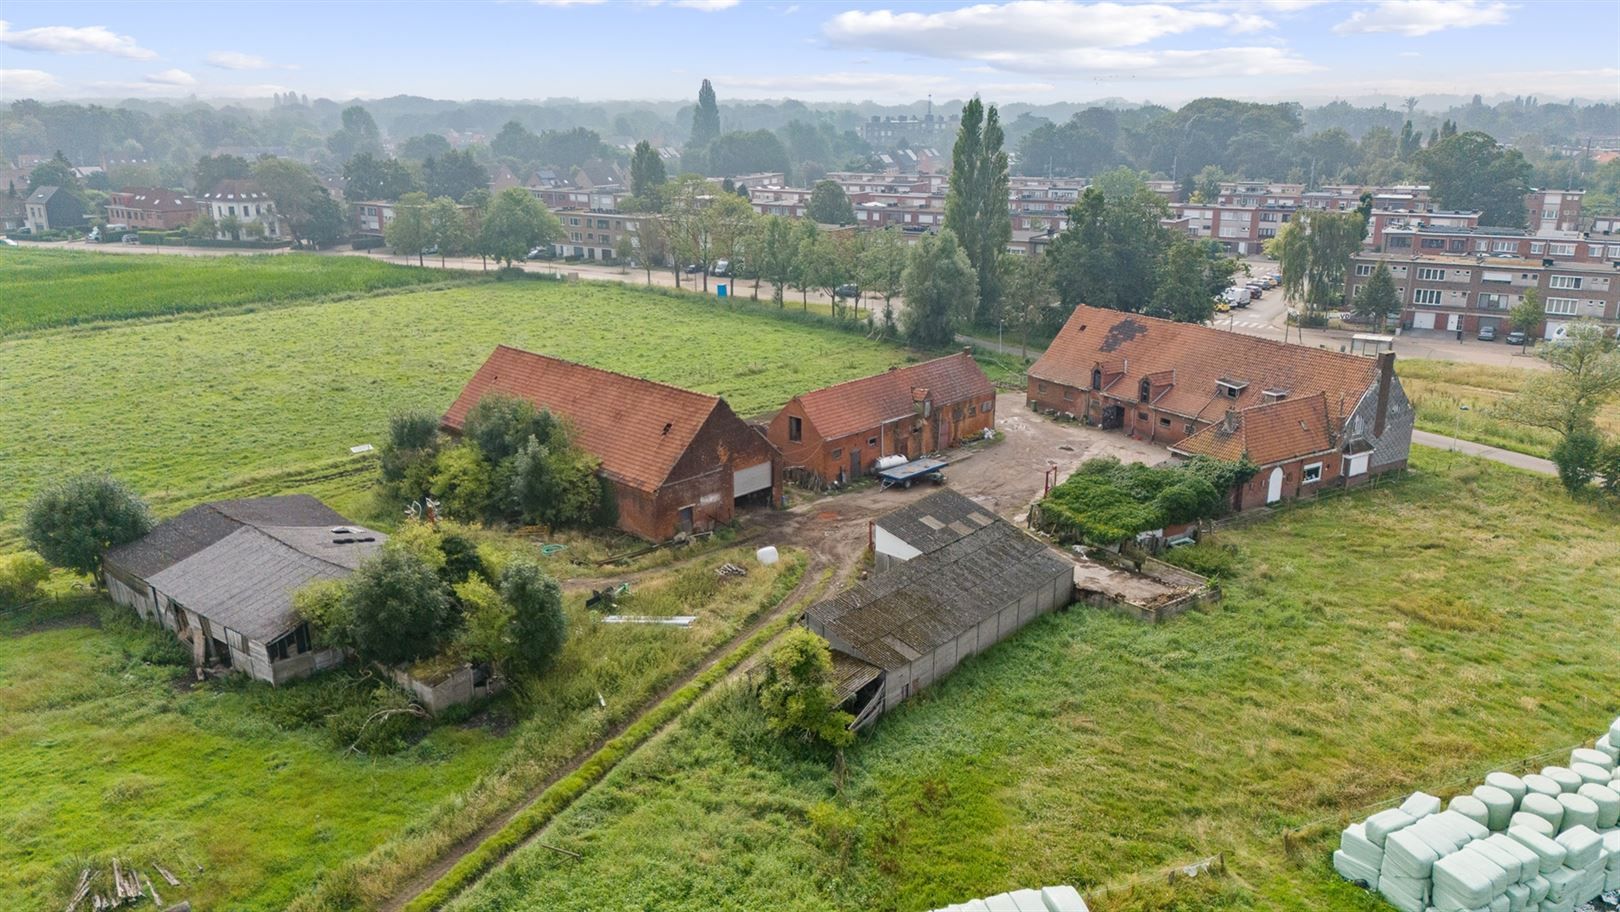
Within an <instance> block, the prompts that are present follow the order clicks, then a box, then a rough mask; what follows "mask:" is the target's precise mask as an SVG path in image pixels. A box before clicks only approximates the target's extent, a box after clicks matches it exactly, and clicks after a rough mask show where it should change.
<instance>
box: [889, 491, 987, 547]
mask: <svg viewBox="0 0 1620 912" xmlns="http://www.w3.org/2000/svg"><path fill="white" fill-rule="evenodd" d="M995 522H997V519H996V516H995V514H993V513H991V512H990V510H989V509H987V508H985V507H981V506H979V505H978V504H977V503H975V502H974V501H972V500H970V499H969V498H967V497H964V496H963V495H961V494H958V493H957V492H955V491H952V490H950V489H949V488H946V489H943V490H940V491H936V492H934V493H933V494H930V495H928V496H927V497H924V498H921V499H919V500H916V501H913V502H912V503H910V504H908V505H906V506H904V507H901V508H900V509H898V510H895V511H894V512H893V513H890V514H888V515H887V516H884V517H883V518H882V519H879V520H878V521H877V526H878V528H880V529H882V530H883V531H885V532H887V533H889V534H890V535H893V536H894V537H895V538H898V539H900V540H901V541H903V542H905V543H906V544H908V545H910V546H912V547H913V548H916V549H917V550H918V551H921V552H923V553H924V554H927V553H929V552H930V551H937V550H939V549H940V548H943V547H945V546H946V545H948V544H950V543H951V542H954V541H958V540H960V539H961V538H963V537H964V536H966V535H969V534H971V533H973V532H974V531H977V530H978V529H982V528H984V527H986V526H989V525H991V524H993V523H995Z"/></svg>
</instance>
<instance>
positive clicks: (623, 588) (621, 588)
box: [585, 582, 630, 611]
mask: <svg viewBox="0 0 1620 912" xmlns="http://www.w3.org/2000/svg"><path fill="white" fill-rule="evenodd" d="M629 594H630V584H629V583H628V582H623V583H620V584H619V585H617V586H609V587H607V588H606V589H592V590H591V597H590V598H588V599H586V600H585V607H586V608H595V609H598V610H602V611H605V610H607V609H609V608H612V607H613V603H614V602H617V601H618V600H619V599H621V598H623V597H625V596H627V595H629Z"/></svg>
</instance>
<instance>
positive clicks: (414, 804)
mask: <svg viewBox="0 0 1620 912" xmlns="http://www.w3.org/2000/svg"><path fill="white" fill-rule="evenodd" d="M507 546H515V545H511V544H510V543H508V545H507ZM749 553H750V552H749V551H748V550H747V549H736V548H732V549H723V550H719V551H715V552H712V553H709V554H707V555H705V556H703V557H701V558H700V559H698V560H696V561H695V562H693V563H691V564H690V565H687V566H683V567H680V568H677V569H671V570H669V571H668V572H665V573H660V574H657V575H655V576H654V577H652V578H650V579H648V580H647V581H646V582H645V584H643V585H640V586H638V587H637V589H636V591H635V592H634V593H633V600H632V601H631V602H628V603H627V604H626V609H625V610H628V611H636V612H639V613H647V614H674V613H695V614H697V615H698V616H699V620H698V622H697V623H696V624H694V625H693V626H692V627H691V628H687V629H671V628H663V627H638V626H633V625H607V624H601V623H597V622H595V621H593V620H592V619H591V616H590V614H589V612H587V611H586V610H585V607H584V600H585V593H583V592H580V593H575V594H571V595H569V596H568V597H567V599H566V608H567V611H568V615H569V623H570V637H569V641H568V644H567V647H566V648H565V650H564V653H563V656H562V658H561V659H560V660H559V662H558V665H557V666H556V667H555V668H553V669H552V670H551V671H550V672H548V673H547V674H546V676H545V677H543V678H541V679H540V680H539V681H538V682H537V684H536V686H535V687H534V689H533V692H532V693H530V694H526V695H524V696H523V698H522V699H514V698H511V697H505V698H502V699H501V700H499V701H497V703H496V704H494V708H493V709H492V710H491V711H490V712H489V713H488V714H486V715H482V716H475V717H473V719H472V720H470V721H469V722H467V723H447V724H444V725H440V726H438V727H436V728H434V729H433V731H432V732H431V733H430V734H429V735H428V737H427V738H426V739H425V740H423V741H421V742H419V743H417V744H415V745H413V746H412V747H410V748H408V749H407V750H406V751H405V752H404V753H402V754H400V755H397V756H391V757H382V758H376V759H367V758H363V757H356V756H345V755H344V754H343V752H342V750H341V749H339V748H336V747H334V746H333V745H332V744H331V742H330V740H329V739H328V738H327V737H325V734H324V732H323V731H322V730H320V729H319V728H314V729H303V728H301V729H297V730H292V731H287V730H282V729H279V728H277V727H276V726H275V725H274V724H273V723H272V722H271V719H272V718H273V716H274V714H273V712H272V711H271V708H272V707H274V706H275V705H276V703H277V701H278V700H281V699H285V698H288V694H287V688H282V689H281V690H279V691H278V690H275V689H272V688H269V687H268V686H266V685H258V684H247V683H245V682H243V681H241V680H232V681H230V682H221V683H210V684H205V685H202V686H199V687H197V688H195V689H191V688H189V687H187V686H185V685H184V675H185V674H186V669H185V668H183V667H175V666H166V665H156V664H151V663H150V662H149V661H148V659H150V658H151V656H152V653H153V652H154V650H153V648H152V646H151V642H152V639H153V638H155V639H156V640H158V641H159V642H167V641H168V640H170V639H172V636H171V635H168V634H167V633H166V632H164V631H155V630H151V629H146V630H140V629H131V626H130V624H126V623H125V622H124V621H123V619H122V618H123V615H122V613H121V612H120V613H119V614H118V615H116V617H117V619H118V623H116V624H114V625H113V626H112V627H109V628H106V629H98V628H97V627H96V626H94V621H95V616H94V615H77V614H67V615H66V616H58V617H51V618H48V619H47V620H46V622H45V623H42V624H36V625H34V626H27V625H25V624H24V623H23V621H22V620H21V619H20V618H15V617H12V618H8V617H4V616H0V757H5V758H6V767H5V768H6V775H5V776H3V777H0V867H4V868H5V870H7V872H8V877H7V878H6V879H5V880H3V881H0V908H4V909H32V908H35V907H36V905H35V901H36V900H38V899H39V898H40V897H42V896H43V897H47V898H49V899H50V900H51V903H50V904H54V905H56V906H60V905H63V904H64V903H65V901H66V897H67V894H68V893H69V892H71V888H72V882H73V881H74V880H75V879H76V878H77V876H78V872H79V867H80V864H81V859H84V858H91V857H94V858H96V859H98V860H99V861H101V862H102V863H103V864H105V863H106V862H107V861H108V859H110V858H111V857H119V858H121V859H124V860H126V861H128V860H135V861H137V862H138V863H142V864H144V863H146V862H147V860H148V859H153V860H157V861H158V862H159V863H163V864H165V865H166V866H167V867H169V868H171V870H174V871H175V872H176V873H178V874H181V876H182V878H183V879H184V880H186V881H187V886H186V887H185V888H183V889H162V890H161V892H162V893H163V895H164V899H165V900H166V901H170V902H173V901H175V900H179V899H191V900H192V901H193V902H194V903H199V904H200V905H199V908H211V909H212V908H230V909H253V910H258V909H263V910H271V909H284V908H286V907H287V906H288V904H289V903H290V902H292V901H293V900H294V898H295V897H296V896H298V895H300V894H303V893H306V892H307V891H308V889H309V887H310V885H311V884H312V883H314V882H315V880H316V878H317V877H318V876H320V875H322V874H325V873H330V872H333V871H337V872H338V877H337V880H336V881H335V883H339V884H341V885H342V886H341V887H335V888H334V887H329V889H328V893H327V896H328V898H330V897H331V896H334V895H348V896H362V897H366V898H367V901H368V902H374V901H376V900H377V899H379V898H382V897H385V896H386V895H387V893H388V891H389V889H391V888H392V887H393V886H394V885H395V884H396V883H397V882H398V879H399V877H400V876H402V873H408V872H409V871H410V870H413V869H414V868H413V866H415V865H417V864H420V863H421V862H422V860H423V859H424V858H431V857H432V856H433V854H434V853H435V852H436V851H439V850H442V848H443V847H444V846H445V845H446V844H448V843H450V842H453V841H454V840H455V839H456V838H459V836H460V835H461V834H462V833H464V832H466V831H470V830H472V829H476V828H477V826H478V825H479V824H480V823H481V822H482V821H483V820H486V819H488V817H489V816H490V815H493V814H494V813H497V812H499V811H500V810H501V809H503V808H504V807H506V806H507V805H508V804H509V803H510V802H511V801H513V800H515V799H516V798H517V797H518V796H521V795H522V794H523V793H524V792H525V791H526V790H527V789H529V788H531V787H532V786H533V785H534V784H536V783H538V782H540V781H542V780H543V779H544V777H545V776H547V775H548V774H549V773H551V772H552V771H554V770H555V769H556V768H557V767H558V766H559V765H560V764H562V763H563V762H565V761H566V760H567V759H568V758H570V757H572V756H574V755H575V754H576V753H578V752H579V751H580V750H582V749H583V748H584V747H585V746H586V745H588V744H590V743H591V742H592V741H594V740H595V739H597V738H599V737H600V736H601V734H602V733H603V732H604V731H605V730H606V729H607V728H608V727H609V726H611V725H612V724H614V723H615V722H617V721H619V720H621V719H623V718H625V717H626V716H628V715H630V714H631V713H633V712H634V711H635V710H636V709H637V707H639V706H641V705H642V704H644V703H645V702H646V701H648V700H649V699H651V698H652V697H653V696H654V695H655V694H656V693H658V691H659V690H660V689H661V688H663V687H665V686H666V685H667V684H668V683H669V682H670V681H672V680H674V679H675V678H676V677H678V676H679V675H680V674H681V673H682V672H683V671H685V670H686V669H687V668H689V667H690V666H691V665H692V664H693V663H694V662H696V661H697V660H698V659H699V658H700V657H701V656H702V655H704V654H705V653H706V652H707V651H708V650H710V649H712V648H714V647H715V646H717V645H719V644H720V643H723V642H725V641H726V640H727V639H728V638H730V637H731V636H732V635H733V634H735V633H736V632H737V631H738V630H740V629H741V628H742V627H743V626H744V625H745V624H746V623H748V621H749V620H750V619H751V618H753V617H755V616H757V615H758V613H759V612H760V611H762V610H765V609H767V608H769V607H772V606H774V605H775V604H776V603H777V602H779V601H780V600H781V598H782V597H783V596H784V595H785V594H786V592H787V591H788V589H790V588H791V587H792V585H793V584H795V583H796V582H797V580H798V579H799V574H800V571H801V570H802V566H803V565H802V561H800V560H799V559H798V558H797V556H796V555H794V554H793V553H792V552H790V553H789V555H788V559H787V560H785V561H783V562H781V563H779V564H777V565H775V566H772V567H760V566H757V565H755V566H752V568H751V572H750V573H749V575H748V576H747V577H746V578H745V579H742V580H731V581H722V580H720V578H719V577H717V576H716V574H715V572H714V568H715V567H716V566H718V565H719V564H720V563H723V562H725V561H738V562H742V561H745V560H746V559H747V555H748V554H749ZM749 563H752V562H751V561H750V562H749ZM109 610H112V611H116V609H109ZM130 623H131V624H132V623H133V622H130ZM331 683H332V682H331V681H330V676H323V677H322V678H319V679H316V680H315V681H314V682H305V683H301V684H297V685H294V687H309V686H329V685H331ZM603 702H605V703H606V706H603V705H602V703H603ZM378 847H381V848H380V849H379V848H378ZM198 864H200V865H202V871H201V872H197V871H196V869H195V865H198ZM182 867H184V868H185V869H186V871H182V870H181V868H182ZM188 872H189V873H188ZM58 900H60V901H58Z"/></svg>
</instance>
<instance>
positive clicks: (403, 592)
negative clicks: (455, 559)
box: [346, 541, 457, 665]
mask: <svg viewBox="0 0 1620 912" xmlns="http://www.w3.org/2000/svg"><path fill="white" fill-rule="evenodd" d="M346 588H347V594H346V598H347V600H348V603H349V605H348V611H349V614H350V616H351V617H352V618H353V621H352V624H353V627H352V629H353V632H354V635H353V639H354V648H355V651H356V652H358V653H359V654H360V656H361V658H363V659H366V660H367V661H374V662H381V663H383V664H384V665H398V664H401V663H404V662H412V661H415V660H417V659H421V658H425V657H427V656H431V655H435V654H437V653H438V652H439V649H440V647H441V646H442V645H443V644H444V642H445V641H446V640H447V639H448V636H449V634H450V633H451V631H452V630H454V629H455V626H456V621H457V617H456V612H455V610H454V602H453V601H452V599H451V598H450V590H449V587H447V586H446V585H445V582H444V580H443V579H442V578H441V577H440V576H439V574H438V572H437V571H436V570H435V569H434V568H433V566H432V565H430V564H429V563H428V562H427V561H425V560H423V559H422V557H420V556H419V555H417V554H416V553H414V552H412V551H410V550H408V549H407V548H405V547H403V546H400V545H396V544H395V543H393V542H392V541H391V542H390V543H389V544H387V545H385V546H384V547H383V549H382V550H381V551H379V552H377V553H376V554H374V555H372V556H371V557H370V558H368V559H366V560H364V561H362V562H361V563H360V566H359V567H358V568H356V569H355V571H354V574H353V575H352V576H350V577H349V579H348V585H347V587H346Z"/></svg>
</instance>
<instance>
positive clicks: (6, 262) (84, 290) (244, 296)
mask: <svg viewBox="0 0 1620 912" xmlns="http://www.w3.org/2000/svg"><path fill="white" fill-rule="evenodd" d="M0 278H3V279H4V286H5V305H4V306H3V307H0V338H3V337H5V336H7V335H10V334H12V333H17V332H22V331H24V330H33V329H41V328H44V327H50V326H66V325H70V324H75V323H88V322H94V321H101V320H126V319H130V318H134V317H150V316H156V315H160V314H173V313H183V312H188V311H199V310H216V309H220V308H226V307H239V306H243V305H248V304H280V303H286V302H289V301H300V300H304V299H307V298H319V297H337V296H343V295H354V294H359V293H363V292H370V291H378V290H381V289H388V288H403V287H407V286H411V285H425V284H438V283H443V282H453V281H457V280H460V279H464V278H466V276H465V274H462V273H456V272H446V271H444V270H440V269H419V268H415V267H410V266H397V265H394V264H392V263H385V262H381V261H379V260H373V259H368V258H365V257H352V256H342V257H330V256H317V255H315V254H299V253H290V254H274V255H272V254H259V255H256V256H255V255H243V256H220V257H214V256H162V255H140V256H137V255H129V256H118V255H112V254H104V253H90V252H82V251H65V250H31V249H30V250H20V249H9V248H8V249H5V250H0ZM132 356H135V355H134V354H133V353H132Z"/></svg>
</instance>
